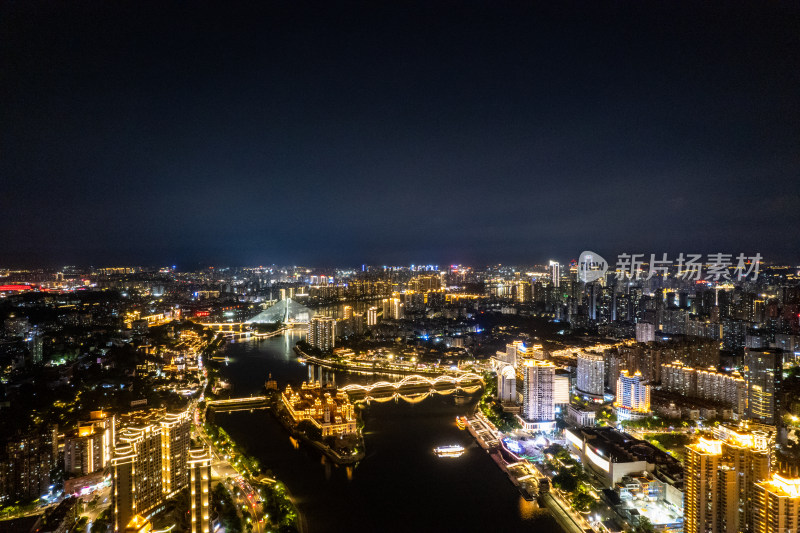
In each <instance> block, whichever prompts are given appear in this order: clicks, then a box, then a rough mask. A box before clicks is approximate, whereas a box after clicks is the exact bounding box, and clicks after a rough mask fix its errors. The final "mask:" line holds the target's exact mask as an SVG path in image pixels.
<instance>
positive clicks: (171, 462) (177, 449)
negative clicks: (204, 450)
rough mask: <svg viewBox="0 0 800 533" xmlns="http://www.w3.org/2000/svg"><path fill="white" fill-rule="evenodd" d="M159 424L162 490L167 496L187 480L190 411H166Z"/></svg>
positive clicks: (180, 487)
mask: <svg viewBox="0 0 800 533" xmlns="http://www.w3.org/2000/svg"><path fill="white" fill-rule="evenodd" d="M159 423H160V424H161V471H162V479H163V482H162V483H163V485H162V491H163V492H164V496H165V497H167V498H169V497H170V496H171V495H173V494H174V493H175V492H177V491H179V490H180V489H182V488H183V487H185V486H186V485H187V483H188V482H189V479H188V477H189V472H188V469H187V462H186V461H187V457H188V454H189V444H190V438H191V430H192V418H191V413H190V412H189V411H188V410H186V411H182V412H179V413H167V414H165V415H164V417H163V418H162V419H161V420H160V422H159Z"/></svg>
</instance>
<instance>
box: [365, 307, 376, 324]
mask: <svg viewBox="0 0 800 533" xmlns="http://www.w3.org/2000/svg"><path fill="white" fill-rule="evenodd" d="M377 324H378V308H377V307H370V308H369V309H367V326H375V325H377Z"/></svg>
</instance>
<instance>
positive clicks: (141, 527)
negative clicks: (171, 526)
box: [125, 514, 153, 533]
mask: <svg viewBox="0 0 800 533" xmlns="http://www.w3.org/2000/svg"><path fill="white" fill-rule="evenodd" d="M152 530H153V524H151V523H150V521H149V520H147V519H145V518H144V517H142V516H141V515H138V514H137V515H136V516H134V517H133V518H131V521H130V522H128V525H127V526H125V533H149V532H150V531H152Z"/></svg>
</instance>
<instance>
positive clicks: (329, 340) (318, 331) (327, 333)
mask: <svg viewBox="0 0 800 533" xmlns="http://www.w3.org/2000/svg"><path fill="white" fill-rule="evenodd" d="M335 339H336V320H335V319H333V318H331V317H329V316H315V317H313V318H312V319H311V321H310V322H309V323H308V343H309V344H310V345H311V346H313V347H314V348H317V349H318V350H322V351H323V352H329V351H331V350H333V347H334V343H335Z"/></svg>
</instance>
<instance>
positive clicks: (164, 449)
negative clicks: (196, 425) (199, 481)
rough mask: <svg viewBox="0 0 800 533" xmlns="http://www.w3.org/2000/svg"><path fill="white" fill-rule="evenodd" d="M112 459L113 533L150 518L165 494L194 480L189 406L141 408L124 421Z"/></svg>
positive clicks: (169, 494) (166, 495) (173, 491)
mask: <svg viewBox="0 0 800 533" xmlns="http://www.w3.org/2000/svg"><path fill="white" fill-rule="evenodd" d="M121 421H122V425H123V427H122V429H120V430H119V432H118V433H117V435H116V446H115V448H114V454H113V458H112V459H111V481H112V509H113V512H114V531H125V528H126V526H127V524H128V523H129V522H130V521H131V520H132V519H133V518H134V517H135V516H137V515H140V516H143V517H145V518H149V514H150V513H152V512H153V511H154V509H156V507H158V506H159V505H160V504H161V503H163V501H164V499H165V498H168V497H170V496H172V495H174V494H175V493H176V492H178V491H179V490H181V489H183V488H185V487H187V486H188V484H189V468H188V458H189V446H190V431H191V413H190V411H189V410H186V411H182V412H176V413H167V412H165V411H164V410H151V411H142V412H136V413H133V414H131V415H128V416H125V417H123V418H122V419H121Z"/></svg>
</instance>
